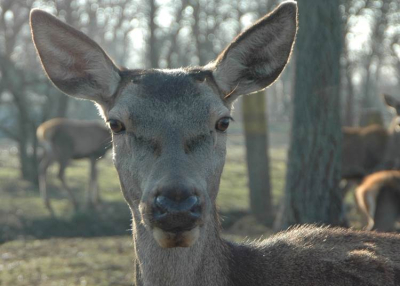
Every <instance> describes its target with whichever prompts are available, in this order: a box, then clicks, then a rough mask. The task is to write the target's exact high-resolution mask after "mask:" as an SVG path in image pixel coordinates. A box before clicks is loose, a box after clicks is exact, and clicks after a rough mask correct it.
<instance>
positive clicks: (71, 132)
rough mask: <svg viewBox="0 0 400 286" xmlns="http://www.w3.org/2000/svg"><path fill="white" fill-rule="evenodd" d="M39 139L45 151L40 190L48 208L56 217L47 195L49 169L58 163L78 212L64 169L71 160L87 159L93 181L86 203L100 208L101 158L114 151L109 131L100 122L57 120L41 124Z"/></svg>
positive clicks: (90, 182) (41, 162) (61, 179)
mask: <svg viewBox="0 0 400 286" xmlns="http://www.w3.org/2000/svg"><path fill="white" fill-rule="evenodd" d="M36 134H37V138H38V140H39V142H40V143H41V145H42V146H43V148H44V153H43V158H42V160H41V161H40V164H39V189H40V193H41V196H42V198H43V200H44V203H45V206H46V208H47V209H48V210H49V211H50V213H51V214H52V215H53V216H54V211H53V208H52V207H51V204H50V199H49V196H48V194H47V180H46V175H47V169H48V167H49V166H50V165H51V164H53V163H54V162H58V163H59V166H60V169H59V172H58V178H59V179H60V181H61V183H62V186H63V188H64V189H65V190H66V191H67V192H68V195H69V197H70V200H71V202H72V204H73V205H74V208H75V210H76V209H77V208H78V202H77V200H76V199H75V196H74V195H73V193H72V190H71V189H70V188H69V186H68V185H67V182H66V181H65V169H66V167H67V166H68V164H69V163H70V162H71V160H74V159H82V158H88V159H89V160H90V180H89V189H88V192H87V198H86V203H87V204H90V205H94V206H96V205H98V203H99V200H100V195H99V191H98V185H97V168H96V163H97V160H98V158H101V157H102V156H104V155H105V153H106V152H107V150H108V149H109V148H110V147H111V144H110V143H111V134H110V131H109V130H108V129H107V128H106V126H104V124H101V123H99V122H95V121H82V120H73V119H67V118H55V119H51V120H49V121H46V122H44V123H42V124H41V125H40V126H39V127H38V129H37V132H36Z"/></svg>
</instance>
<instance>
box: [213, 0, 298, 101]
mask: <svg viewBox="0 0 400 286" xmlns="http://www.w3.org/2000/svg"><path fill="white" fill-rule="evenodd" d="M296 32H297V5H296V3H295V2H285V3H282V4H281V5H280V6H278V7H277V8H276V9H275V10H274V11H272V12H271V13H270V14H268V15H266V16H265V17H263V18H261V19H260V20H258V21H257V22H256V23H255V24H254V25H252V26H251V27H250V28H248V29H247V30H245V31H244V32H243V33H241V34H240V35H239V36H237V37H236V38H235V39H234V40H233V41H232V43H231V44H229V45H228V47H227V48H226V49H225V50H224V51H223V52H222V53H221V54H220V55H219V56H218V57H217V59H216V60H215V61H214V62H213V63H211V64H210V65H209V66H208V67H209V68H212V69H214V71H213V75H214V78H215V81H216V83H217V84H218V86H219V87H220V89H221V90H222V91H223V92H224V94H225V95H224V97H225V99H226V100H234V99H235V98H237V97H238V96H239V95H242V94H248V93H252V92H255V91H258V90H261V89H264V88H266V87H267V86H269V85H270V84H271V83H273V82H274V81H275V80H276V79H277V78H278V77H279V75H280V74H281V72H282V71H283V69H284V68H285V66H286V64H287V62H288V60H289V58H290V55H291V52H292V49H293V44H294V41H295V37H296Z"/></svg>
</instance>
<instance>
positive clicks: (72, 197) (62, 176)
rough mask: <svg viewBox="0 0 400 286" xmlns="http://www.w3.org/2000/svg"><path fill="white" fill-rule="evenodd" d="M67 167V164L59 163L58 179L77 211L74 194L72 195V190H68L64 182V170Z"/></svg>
mask: <svg viewBox="0 0 400 286" xmlns="http://www.w3.org/2000/svg"><path fill="white" fill-rule="evenodd" d="M67 165H68V163H67V162H60V170H59V172H58V179H60V181H61V183H62V186H63V188H64V189H65V190H66V191H67V192H68V195H69V197H70V200H71V202H72V204H73V206H74V208H75V210H77V209H78V203H77V201H76V199H75V196H74V194H73V193H72V190H71V189H70V187H69V186H68V185H67V182H66V181H65V168H66V167H67Z"/></svg>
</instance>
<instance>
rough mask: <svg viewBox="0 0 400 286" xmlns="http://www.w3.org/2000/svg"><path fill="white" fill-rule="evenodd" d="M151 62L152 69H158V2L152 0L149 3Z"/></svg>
mask: <svg viewBox="0 0 400 286" xmlns="http://www.w3.org/2000/svg"><path fill="white" fill-rule="evenodd" d="M149 6H150V7H149V33H150V35H149V45H148V49H149V50H148V51H149V61H150V68H158V54H157V46H156V45H157V40H156V23H155V21H154V20H155V17H156V10H157V7H156V1H155V0H150V1H149Z"/></svg>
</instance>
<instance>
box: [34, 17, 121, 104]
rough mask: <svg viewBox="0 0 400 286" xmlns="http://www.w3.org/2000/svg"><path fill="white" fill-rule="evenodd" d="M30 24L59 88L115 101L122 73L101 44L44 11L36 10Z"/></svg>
mask: <svg viewBox="0 0 400 286" xmlns="http://www.w3.org/2000/svg"><path fill="white" fill-rule="evenodd" d="M30 24H31V28H32V37H33V42H34V44H35V47H36V50H37V52H38V55H39V57H40V60H41V62H42V65H43V68H44V70H45V71H46V73H47V75H48V77H49V78H50V80H51V81H52V82H53V83H54V85H55V86H56V87H57V88H59V89H60V90H61V91H62V92H64V93H66V94H68V95H71V96H74V97H78V98H83V99H89V100H93V101H96V102H98V103H100V104H104V103H106V102H107V101H109V100H110V99H111V97H112V96H113V95H114V93H115V92H116V90H117V87H118V83H119V81H120V75H119V70H118V68H117V67H116V66H115V64H114V63H113V61H112V60H111V59H110V58H109V57H108V56H107V54H106V53H105V52H104V51H103V50H102V49H101V48H100V46H99V45H98V44H97V43H95V42H94V41H93V40H91V39H90V38H89V37H88V36H86V35H85V34H83V33H82V32H80V31H77V30H75V29H74V28H72V27H71V26H69V25H67V24H65V23H63V22H61V21H60V20H58V19H57V18H55V17H54V16H52V15H50V14H48V13H46V12H44V11H41V10H37V9H35V10H32V12H31V16H30Z"/></svg>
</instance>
